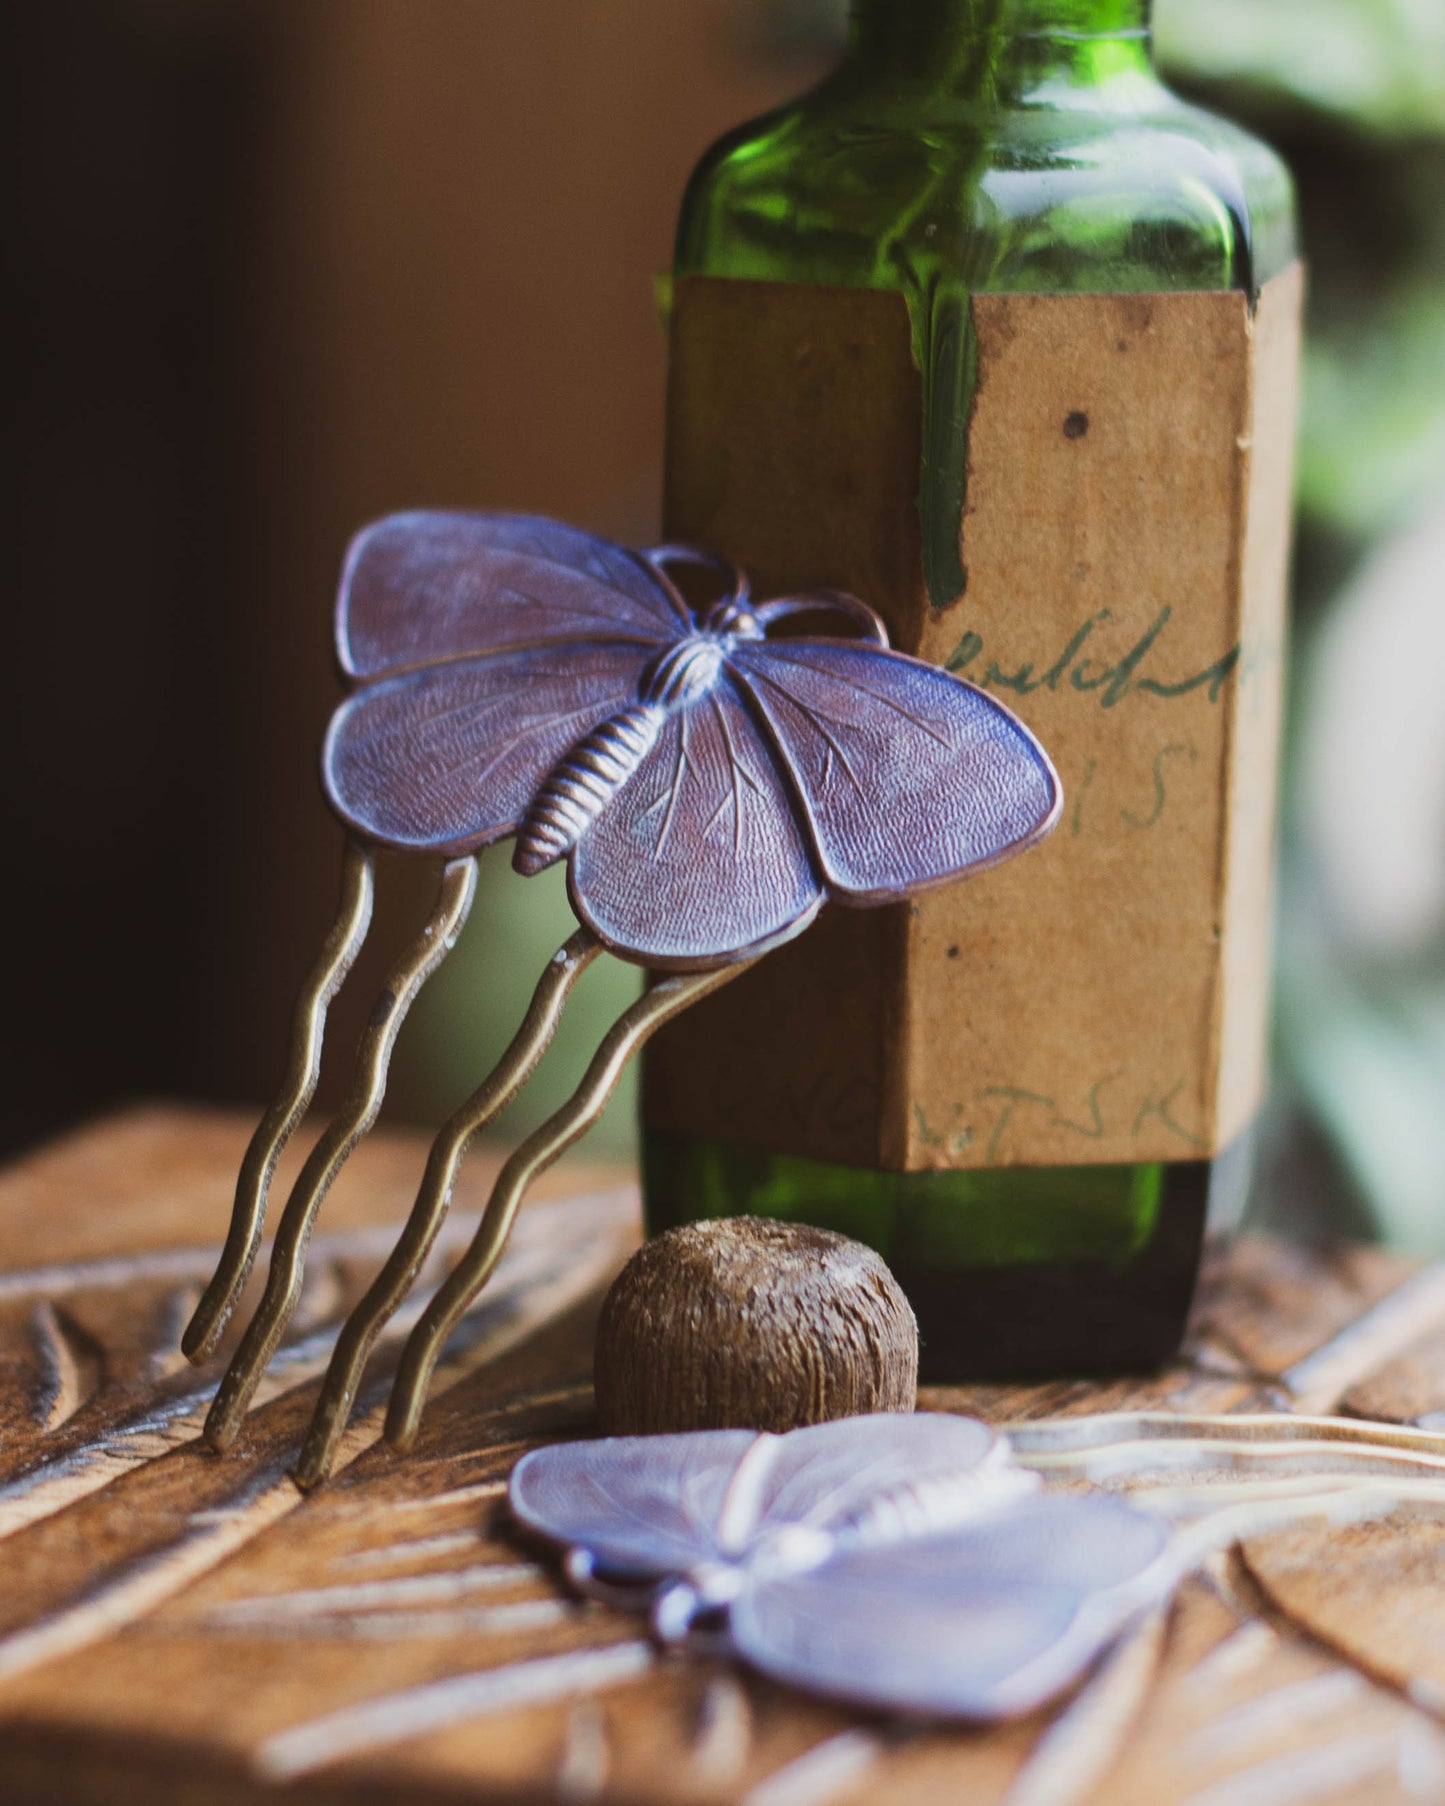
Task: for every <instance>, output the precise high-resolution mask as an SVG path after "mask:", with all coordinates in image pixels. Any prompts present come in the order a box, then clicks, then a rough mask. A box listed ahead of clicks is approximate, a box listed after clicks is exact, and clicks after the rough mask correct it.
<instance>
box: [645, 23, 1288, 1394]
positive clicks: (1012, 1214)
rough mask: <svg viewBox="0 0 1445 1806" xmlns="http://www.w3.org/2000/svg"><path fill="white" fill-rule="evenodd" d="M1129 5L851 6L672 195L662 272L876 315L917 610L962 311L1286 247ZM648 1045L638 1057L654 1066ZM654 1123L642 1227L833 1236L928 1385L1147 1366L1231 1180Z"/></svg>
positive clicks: (974, 377) (958, 463) (1249, 182)
mask: <svg viewBox="0 0 1445 1806" xmlns="http://www.w3.org/2000/svg"><path fill="white" fill-rule="evenodd" d="M1149 11H1150V8H1149V0H853V6H852V10H851V17H850V23H849V31H848V39H847V46H846V50H845V52H844V55H843V57H842V60H841V62H840V64H839V66H838V68H837V69H836V71H835V72H834V73H833V74H832V75H831V76H830V77H829V78H828V79H827V80H826V81H825V82H824V83H823V84H822V85H821V86H820V87H819V88H817V89H816V90H815V91H813V92H812V93H810V94H808V95H806V96H805V97H804V98H802V99H801V100H799V101H798V102H796V103H795V104H792V105H790V106H788V107H785V108H784V109H782V110H781V111H780V112H777V113H774V114H772V115H770V116H768V117H767V118H765V119H763V120H761V121H758V122H756V123H753V124H750V125H747V126H744V127H742V128H741V129H739V130H738V131H736V132H734V133H732V134H731V135H729V136H728V137H726V138H724V139H723V140H722V141H721V142H720V143H718V144H717V145H715V146H714V147H713V148H712V149H711V150H710V151H709V152H708V153H707V154H706V156H705V157H704V158H703V160H702V162H701V163H700V165H699V166H698V168H697V170H696V171H695V173H694V175H693V177H692V180H691V182H690V185H689V187H688V190H687V194H686V198H685V200H684V203H683V208H682V216H681V222H680V225H679V229H678V236H677V249H676V264H675V271H676V274H677V275H678V276H679V277H688V276H703V277H713V278H727V279H733V280H743V281H747V282H751V283H768V284H779V283H781V284H789V285H818V286H823V287H828V288H834V289H836V288H838V287H845V288H862V289H873V290H889V291H893V292H894V293H896V294H900V295H901V296H902V297H903V298H904V300H905V302H906V304H907V309H908V317H909V322H910V325H911V334H912V351H913V359H914V362H915V363H916V365H917V368H918V371H919V373H920V377H921V394H922V421H921V425H920V431H919V437H920V444H921V472H919V473H918V487H917V507H918V514H919V527H918V532H919V535H920V540H921V543H920V552H919V556H920V562H921V573H922V579H923V583H924V585H925V587H926V593H927V599H928V602H929V603H930V604H931V605H932V606H933V608H934V609H936V610H939V609H943V608H944V607H946V606H948V605H949V604H950V602H951V601H952V600H953V599H955V598H957V597H958V596H959V594H960V592H961V591H962V590H963V589H964V587H965V572H964V569H963V564H962V555H961V551H960V526H961V521H962V519H963V517H964V514H965V509H966V506H967V502H968V493H967V490H968V485H967V480H966V473H967V471H968V468H969V443H968V435H969V429H970V419H971V412H972V405H973V399H974V392H975V385H976V384H977V382H978V347H977V343H976V335H975V332H974V327H973V322H972V314H971V306H972V304H973V301H974V299H975V297H977V296H980V295H995V294H996V295H1005V296H1007V295H1067V294H1095V295H1119V294H1129V295H1141V294H1142V295H1160V294H1167V293H1191V292H1192V293H1197V292H1199V291H1242V292H1243V294H1244V295H1245V296H1247V297H1249V298H1250V299H1251V300H1252V299H1253V297H1255V296H1256V295H1257V294H1258V292H1259V290H1260V288H1261V287H1262V286H1263V285H1264V284H1265V283H1267V282H1269V281H1270V280H1271V279H1272V278H1274V277H1276V276H1278V275H1280V274H1281V273H1282V272H1284V271H1285V270H1286V269H1287V268H1288V267H1289V266H1290V265H1291V263H1292V260H1293V259H1294V257H1295V254H1296V253H1295V244H1294V218H1293V201H1292V191H1291V184H1290V180H1289V177H1288V174H1287V172H1286V170H1285V169H1284V167H1283V165H1282V164H1281V163H1280V161H1279V160H1278V159H1277V158H1276V157H1275V155H1274V154H1273V153H1272V152H1271V151H1270V150H1269V149H1268V148H1267V147H1266V146H1264V145H1263V144H1261V143H1259V142H1258V141H1256V140H1255V139H1253V138H1251V137H1250V136H1248V135H1247V134H1245V133H1244V132H1242V131H1240V130H1239V129H1238V128H1236V127H1234V126H1233V125H1230V124H1228V123H1227V122H1225V121H1223V120H1221V119H1218V118H1215V117H1213V116H1211V115H1209V114H1208V113H1205V112H1202V111H1200V110H1199V109H1197V108H1194V107H1192V106H1188V105H1186V104H1185V103H1184V102H1182V101H1181V100H1180V99H1178V98H1177V97H1176V96H1175V95H1173V94H1172V93H1171V92H1170V91H1169V90H1168V89H1167V88H1166V87H1165V86H1164V85H1163V84H1162V83H1161V82H1160V81H1159V80H1158V78H1157V76H1156V75H1155V72H1154V68H1153V62H1152V49H1151V39H1150V29H1149V27H1150V19H1149ZM1120 349H1121V350H1122V349H1123V346H1122V342H1121V345H1120ZM1075 418H1076V417H1074V416H1071V417H1070V419H1071V421H1072V420H1074V419H1075ZM1085 424H1087V423H1085ZM1073 430H1074V428H1073V426H1072V425H1068V424H1066V425H1065V428H1064V431H1065V432H1066V433H1070V432H1072V431H1073ZM1080 430H1082V429H1080ZM1023 605H1024V606H1026V605H1027V604H1026V602H1025V603H1024V604H1023ZM959 662H960V664H965V661H963V660H960V661H959ZM1025 669H1027V667H1025ZM1083 669H1084V667H1083V666H1082V664H1077V665H1076V667H1075V670H1074V681H1075V684H1076V686H1077V687H1079V688H1082V687H1083V683H1082V676H1081V674H1082V671H1083ZM964 674H965V675H967V676H969V677H970V678H973V679H974V680H975V681H978V680H979V679H980V678H981V677H982V676H983V671H982V668H981V666H980V665H978V664H975V665H972V666H966V668H965V669H964ZM1000 675H1002V674H1000ZM1019 675H1020V676H1021V673H1020V674H1019ZM1055 675H1057V673H1056V674H1055ZM1035 681H1038V680H1035ZM1093 681H1097V679H1095V680H1093ZM1196 681H1197V680H1196ZM1016 688H1017V690H1018V692H1019V696H1022V695H1023V694H1024V693H1025V692H1026V690H1027V688H1028V685H1027V684H1025V683H1022V682H1020V683H1018V684H1017V685H1016ZM1161 693H1162V690H1161ZM1004 700H1006V701H1009V702H1011V703H1016V702H1018V700H1019V697H1016V696H1012V695H1007V694H1005V696H1004ZM1025 713H1026V714H1027V710H1025ZM1176 750H1177V749H1175V748H1173V747H1168V748H1165V751H1168V752H1174V751H1176ZM1191 756H1192V755H1191ZM1160 769H1162V768H1161V767H1156V773H1157V772H1158V771H1159V770H1160ZM1067 783H1068V779H1067V776H1066V786H1067ZM1161 796H1162V791H1161ZM1136 819H1139V820H1144V819H1146V817H1145V816H1144V815H1143V814H1140V815H1139V816H1138V817H1136ZM1075 825H1076V827H1077V823H1076V824H1075ZM1062 831H1063V830H1061V832H1062ZM1030 857H1032V856H1030ZM1025 863H1026V861H1020V862H1019V865H1020V867H1022V866H1023V865H1024V864H1025ZM951 951H953V950H951ZM744 982H747V981H744ZM766 1032H767V1030H766V1025H763V1024H760V1025H759V1028H758V1033H759V1034H760V1035H761V1034H766ZM676 1045H677V1043H674V1044H673V1048H674V1051H673V1052H671V1053H670V1052H669V1043H668V1042H667V1041H666V1040H665V1039H664V1040H663V1041H662V1042H661V1043H660V1044H659V1048H658V1050H657V1051H656V1053H655V1054H654V1055H653V1056H652V1058H653V1066H654V1070H655V1069H656V1068H657V1067H658V1065H659V1064H660V1063H663V1062H666V1061H668V1060H669V1059H673V1058H676V1057H677V1056H676V1052H675V1048H676ZM1019 1095H1020V1097H1022V1096H1025V1095H1026V1094H1025V1093H1023V1092H1020V1093H1019ZM1096 1101H1097V1100H1096ZM1076 1114H1077V1112H1076ZM649 1117H650V1118H651V1120H650V1121H649V1120H648V1119H649ZM659 1121H661V1122H663V1123H667V1122H668V1113H667V1112H666V1111H657V1110H652V1109H651V1108H650V1107H645V1111H644V1190H645V1200H646V1210H647V1220H648V1224H649V1227H650V1229H651V1230H653V1231H654V1232H655V1231H656V1230H658V1229H661V1228H665V1227H668V1226H670V1225H671V1224H673V1223H676V1222H679V1221H684V1220H688V1219H691V1218H695V1217H699V1216H704V1215H731V1214H741V1213H752V1214H758V1215H765V1216H775V1217H786V1218H796V1219H799V1220H804V1221H808V1222H813V1223H817V1224H820V1225H821V1226H823V1227H828V1228H834V1229H837V1230H841V1231H843V1232H845V1233H848V1234H851V1235H854V1236H857V1237H859V1238H860V1239H862V1240H864V1241H866V1242H868V1243H870V1244H871V1245H873V1246H874V1247H876V1248H877V1249H878V1250H879V1252H881V1253H882V1254H883V1255H884V1257H885V1258H886V1259H887V1260H888V1261H889V1263H890V1265H891V1266H892V1268H893V1270H894V1272H895V1273H896V1274H897V1275H898V1277H899V1280H900V1282H901V1283H902V1284H903V1285H904V1287H905V1289H906V1290H907V1291H908V1293H909V1295H910V1297H911V1299H912V1301H913V1303H914V1307H915V1310H916V1311H917V1313H918V1316H919V1320H920V1328H921V1330H922V1335H923V1346H924V1371H925V1376H926V1377H929V1378H932V1379H935V1380H938V1379H966V1378H976V1377H985V1376H995V1375H1010V1374H1026V1373H1040V1372H1048V1371H1068V1370H1073V1371H1085V1370H1090V1369H1094V1370H1098V1369H1104V1368H1110V1367H1114V1368H1118V1367H1132V1366H1141V1365H1149V1364H1153V1363H1157V1362H1158V1361H1160V1360H1162V1359H1165V1358H1167V1357H1168V1356H1169V1355H1170V1354H1171V1353H1172V1352H1173V1351H1174V1349H1175V1348H1176V1347H1177V1345H1178V1342H1179V1338H1180V1336H1181V1334H1182V1330H1183V1325H1184V1320H1185V1315H1186V1312H1187V1309H1188V1304H1189V1300H1190V1296H1191V1294H1192V1291H1193V1286H1194V1281H1195V1277H1196V1274H1197V1269H1198V1263H1199V1257H1200V1252H1201V1247H1202V1241H1203V1237H1204V1233H1205V1229H1206V1223H1207V1222H1211V1223H1212V1222H1219V1221H1221V1220H1224V1219H1227V1218H1228V1217H1229V1216H1230V1215H1232V1214H1236V1213H1237V1210H1238V1208H1239V1206H1240V1205H1241V1203H1242V1201H1243V1195H1244V1192H1245V1190H1246V1188H1247V1184H1248V1176H1249V1165H1250V1161H1249V1140H1250V1137H1249V1134H1248V1132H1247V1131H1245V1132H1242V1133H1234V1134H1233V1135H1232V1136H1231V1138H1230V1140H1229V1143H1228V1145H1227V1146H1225V1147H1223V1149H1222V1151H1219V1152H1217V1153H1216V1154H1215V1157H1214V1158H1212V1159H1203V1158H1186V1159H1183V1160H1167V1161H1166V1160H1158V1159H1151V1160H1148V1161H1142V1162H1139V1161H1133V1162H1118V1161H1115V1162H1113V1163H1109V1164H1098V1165H1070V1166H1061V1165H1041V1164H1028V1163H1017V1164H1012V1165H1009V1166H997V1167H993V1168H990V1167H988V1166H986V1165H985V1166H978V1165H974V1166H971V1167H965V1168H958V1169H954V1170H949V1169H948V1168H947V1167H946V1166H945V1167H942V1168H939V1169H936V1170H913V1171H903V1170H899V1171H885V1170H880V1169H879V1167H878V1166H877V1165H874V1166H862V1165H859V1164H856V1163H853V1162H845V1161H833V1160H821V1159H817V1158H808V1157H803V1156H800V1155H798V1154H795V1153H779V1152H770V1151H765V1150H764V1149H763V1148H761V1147H759V1146H756V1145H747V1144H746V1143H747V1141H748V1140H749V1139H752V1140H754V1141H755V1140H756V1137H742V1138H739V1137H734V1136H732V1135H731V1134H727V1133H722V1134H711V1133H709V1134H700V1133H695V1132H692V1133H681V1132H678V1130H677V1129H676V1127H675V1126H665V1127H659V1126H657V1124H658V1122H659ZM1183 1151H1185V1152H1186V1153H1187V1152H1189V1150H1188V1149H1187V1148H1186V1149H1184V1150H1183Z"/></svg>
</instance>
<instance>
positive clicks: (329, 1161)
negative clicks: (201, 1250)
mask: <svg viewBox="0 0 1445 1806" xmlns="http://www.w3.org/2000/svg"><path fill="white" fill-rule="evenodd" d="M476 890H477V862H476V860H475V859H473V858H470V857H468V858H463V859H453V860H450V861H448V863H447V865H446V867H445V868H444V870H443V872H442V881H441V888H440V891H439V893H438V896H437V901H436V905H435V907H434V908H433V910H432V913H431V915H430V917H429V918H428V919H427V921H426V924H425V925H424V927H423V928H422V930H421V933H420V934H419V935H418V936H417V937H416V939H415V940H414V941H413V942H412V944H411V945H410V946H409V947H408V948H407V950H406V952H405V953H403V954H402V956H401V958H400V959H399V960H398V961H397V962H396V964H395V965H394V966H393V967H392V969H391V971H390V972H389V973H388V974H387V978H386V982H385V984H384V985H383V986H382V989H381V991H380V993H379V994H378V996H377V1000H376V1003H375V1005H374V1007H373V1009H372V1012H371V1019H370V1021H369V1022H368V1023H367V1026H366V1030H365V1032H364V1033H363V1035H362V1037H361V1044H360V1046H359V1047H358V1049H357V1056H356V1071H355V1076H354V1077H353V1080H352V1086H351V1094H350V1096H349V1097H348V1098H347V1100H346V1103H345V1105H344V1106H343V1108H342V1109H341V1111H340V1112H339V1114H338V1115H336V1116H335V1117H333V1118H332V1120H331V1122H330V1123H328V1124H327V1126H326V1128H325V1129H324V1130H323V1131H322V1134H321V1137H320V1139H319V1140H318V1141H317V1143H316V1145H315V1147H314V1148H312V1150H311V1153H310V1155H309V1156H308V1158H307V1161H306V1164H305V1166H303V1167H302V1169H301V1173H300V1176H299V1178H298V1179H297V1181H296V1184H295V1186H294V1187H293V1189H292V1192H291V1196H290V1197H289V1198H288V1199H287V1201H286V1208H285V1210H284V1211H283V1212H282V1215H281V1222H280V1226H279V1227H278V1229H277V1231H276V1242H275V1246H274V1248H273V1249H272V1251H271V1267H270V1271H269V1272H268V1273H267V1276H266V1289H265V1291H264V1293H263V1294H262V1297H261V1302H260V1304H259V1305H258V1306H257V1308H256V1314H255V1315H254V1316H253V1317H252V1319H251V1321H250V1323H249V1324H248V1325H247V1327H246V1333H245V1335H244V1336H243V1337H242V1339H241V1345H240V1347H239V1348H238V1349H237V1351H236V1354H235V1356H234V1358H233V1359H232V1361H231V1365H230V1366H229V1367H228V1368H227V1370H226V1375H225V1378H224V1379H223V1380H222V1381H221V1384H220V1388H219V1390H218V1391H217V1393H216V1396H215V1399H214V1401H213V1402H212V1405H211V1410H210V1414H209V1416H208V1417H207V1418H206V1428H205V1438H206V1441H207V1442H208V1443H209V1444H210V1445H211V1447H212V1448H214V1449H224V1448H227V1447H228V1446H229V1445H230V1443H231V1442H232V1441H234V1439H235V1436H236V1432H237V1430H238V1429H239V1428H240V1424H241V1419H242V1417H243V1416H244V1415H245V1412H246V1407H247V1405H248V1404H249V1403H250V1401H251V1397H252V1394H253V1393H254V1392H255V1390H256V1387H257V1385H258V1384H259V1382H260V1379H261V1375H262V1374H263V1373H264V1372H265V1371H266V1367H267V1365H268V1363H269V1362H270V1359H271V1357H272V1355H273V1354H274V1353H275V1352H276V1346H277V1344H278V1343H279V1342H280V1340H281V1337H282V1336H283V1335H284V1334H285V1331H286V1326H287V1324H288V1323H289V1322H290V1321H291V1317H292V1315H293V1313H294V1312H295V1309H296V1305H297V1302H298V1300H299V1298H300V1295H301V1275H302V1267H303V1265H304V1263H305V1259H306V1245H307V1243H308V1242H309V1240H310V1238H311V1229H312V1225H313V1224H314V1222H315V1220H316V1215H317V1212H318V1211H319V1210H320V1208H321V1204H322V1201H323V1200H324V1198H325V1196H326V1193H327V1192H328V1190H329V1189H330V1187H331V1185H332V1182H333V1181H334V1180H335V1178H336V1176H337V1174H338V1173H339V1172H340V1171H341V1169H342V1167H343V1166H344V1165H345V1163H346V1160H347V1157H348V1156H349V1155H350V1153H351V1151H352V1150H353V1148H355V1146H356V1144H357V1143H358V1142H359V1141H360V1140H361V1139H362V1137H363V1136H364V1135H365V1134H366V1132H367V1131H368V1129H370V1127H371V1125H372V1124H373V1123H374V1122H375V1121H376V1116H377V1112H378V1111H379V1110H380V1108H381V1102H382V1099H383V1097H384V1096H385V1094H386V1078H387V1070H388V1067H389V1066H390V1063H391V1052H392V1048H393V1046H394V1045H395V1042H396V1037H397V1033H398V1031H399V1030H400V1028H401V1025H402V1023H403V1021H405V1019H406V1014H407V1011H408V1010H409V1009H410V1008H411V1006H412V1003H413V1002H414V1001H415V999H416V997H417V995H418V993H419V992H420V990H421V988H422V986H423V985H424V984H425V983H426V981H427V979H428V978H430V976H431V975H432V973H433V972H435V971H436V969H437V967H438V966H439V965H441V963H442V961H443V960H444V959H445V958H446V956H447V954H448V953H449V952H450V951H451V949H452V947H453V946H454V945H455V944H456V938H457V936H458V935H459V934H460V933H461V930H462V927H463V925H464V924H465V922H466V919H467V915H468V912H469V911H470V909H471V906H472V900H473V898H474V897H475V896H476Z"/></svg>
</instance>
